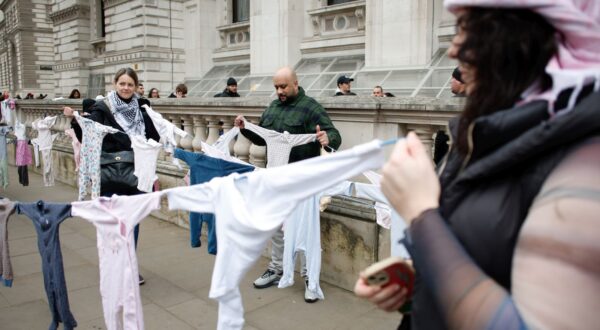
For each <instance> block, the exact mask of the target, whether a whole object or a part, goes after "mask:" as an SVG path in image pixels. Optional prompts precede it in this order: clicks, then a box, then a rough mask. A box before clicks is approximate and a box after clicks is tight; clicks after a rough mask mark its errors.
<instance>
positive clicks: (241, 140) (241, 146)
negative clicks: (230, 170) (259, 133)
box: [233, 133, 252, 162]
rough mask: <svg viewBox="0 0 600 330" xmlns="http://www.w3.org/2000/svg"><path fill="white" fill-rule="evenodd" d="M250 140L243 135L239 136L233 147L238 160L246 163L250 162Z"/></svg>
mask: <svg viewBox="0 0 600 330" xmlns="http://www.w3.org/2000/svg"><path fill="white" fill-rule="evenodd" d="M251 144H252V143H250V140H248V139H247V138H246V137H245V136H244V135H242V134H241V133H240V134H239V135H238V138H237V141H236V142H235V144H234V145H233V152H234V154H235V156H236V157H237V158H239V159H240V160H243V161H245V162H249V160H250V145H251Z"/></svg>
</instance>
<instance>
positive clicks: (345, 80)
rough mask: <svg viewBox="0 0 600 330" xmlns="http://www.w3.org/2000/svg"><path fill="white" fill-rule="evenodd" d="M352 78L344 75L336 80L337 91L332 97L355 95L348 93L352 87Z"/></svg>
mask: <svg viewBox="0 0 600 330" xmlns="http://www.w3.org/2000/svg"><path fill="white" fill-rule="evenodd" d="M353 81H354V79H353V78H350V77H348V76H346V75H342V76H340V77H339V78H338V80H337V87H338V91H337V93H335V95H334V96H348V95H356V94H355V93H352V92H351V91H350V88H351V87H352V82H353Z"/></svg>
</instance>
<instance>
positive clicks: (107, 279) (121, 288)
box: [71, 192, 162, 330]
mask: <svg viewBox="0 0 600 330" xmlns="http://www.w3.org/2000/svg"><path fill="white" fill-rule="evenodd" d="M161 194H162V193H161V192H156V193H150V194H143V195H135V196H117V195H113V196H112V197H110V198H108V197H99V198H96V199H93V200H90V201H81V202H73V203H71V205H72V209H71V214H72V215H73V216H77V217H82V218H84V219H86V220H87V221H89V222H91V223H92V224H93V225H94V226H95V227H96V237H97V245H98V257H99V263H100V295H101V296H102V308H103V310H104V322H105V323H106V328H107V329H108V330H121V329H144V315H143V311H142V301H141V298H140V288H139V283H138V282H139V278H138V274H139V273H138V263H137V256H136V254H135V244H134V241H133V231H134V228H135V226H136V225H137V224H138V223H140V221H141V220H142V219H144V218H145V217H146V216H148V214H150V212H152V211H153V210H156V209H158V208H159V207H160V197H161Z"/></svg>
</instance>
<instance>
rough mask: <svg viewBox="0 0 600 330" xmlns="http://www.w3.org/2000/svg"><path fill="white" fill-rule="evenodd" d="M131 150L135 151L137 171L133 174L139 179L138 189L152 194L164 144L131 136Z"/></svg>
mask: <svg viewBox="0 0 600 330" xmlns="http://www.w3.org/2000/svg"><path fill="white" fill-rule="evenodd" d="M130 139H131V148H132V149H133V156H134V157H135V158H134V164H135V171H134V172H133V174H134V175H135V176H137V178H138V185H137V188H138V189H139V190H140V191H144V192H152V187H153V186H154V181H156V180H157V179H158V176H156V162H157V160H158V153H159V152H160V149H161V148H162V144H160V143H158V142H156V141H154V140H152V139H148V140H146V138H145V137H143V136H141V135H138V136H131V137H130Z"/></svg>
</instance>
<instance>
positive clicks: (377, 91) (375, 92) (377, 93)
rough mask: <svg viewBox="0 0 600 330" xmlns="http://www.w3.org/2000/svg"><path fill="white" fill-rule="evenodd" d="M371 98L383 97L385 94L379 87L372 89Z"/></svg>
mask: <svg viewBox="0 0 600 330" xmlns="http://www.w3.org/2000/svg"><path fill="white" fill-rule="evenodd" d="M371 96H375V97H384V96H385V94H383V88H382V87H381V86H375V87H373V94H371Z"/></svg>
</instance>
